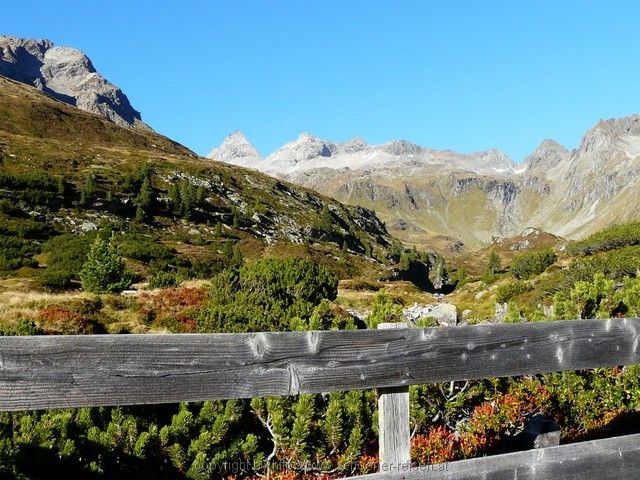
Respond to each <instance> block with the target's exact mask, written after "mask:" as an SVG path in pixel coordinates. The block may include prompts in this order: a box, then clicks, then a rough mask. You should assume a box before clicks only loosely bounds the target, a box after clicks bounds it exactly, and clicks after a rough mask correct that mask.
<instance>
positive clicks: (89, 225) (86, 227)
mask: <svg viewBox="0 0 640 480" xmlns="http://www.w3.org/2000/svg"><path fill="white" fill-rule="evenodd" d="M97 229H98V226H97V225H96V224H95V223H93V222H82V224H81V225H80V230H81V231H83V232H91V231H93V230H97Z"/></svg>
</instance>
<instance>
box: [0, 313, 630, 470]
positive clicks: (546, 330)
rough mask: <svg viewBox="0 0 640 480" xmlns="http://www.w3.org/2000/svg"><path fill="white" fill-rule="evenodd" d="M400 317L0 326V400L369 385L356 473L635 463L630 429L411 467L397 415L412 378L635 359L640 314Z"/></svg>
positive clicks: (54, 403)
mask: <svg viewBox="0 0 640 480" xmlns="http://www.w3.org/2000/svg"><path fill="white" fill-rule="evenodd" d="M397 326H398V325H390V324H385V325H383V327H387V328H382V329H379V330H350V331H314V332H273V333H239V334H224V333H221V334H179V335H86V336H33V337H0V410H5V411H15V410H27V409H44V408H61V407H86V406H102V405H134V404H153V403H169V402H181V401H198V400H207V399H209V400H213V399H219V400H222V399H232V398H250V397H259V396H277V395H295V394H299V393H319V392H329V391H338V390H352V389H363V388H377V389H378V391H379V419H380V420H379V421H380V437H381V438H380V442H379V443H380V465H381V472H380V473H378V474H374V475H370V476H366V477H362V478H372V479H373V478H378V479H387V478H388V479H391V478H393V479H401V478H406V479H414V478H415V479H418V478H434V479H436V478H437V479H463V478H487V479H489V478H490V479H503V478H504V479H506V478H518V479H524V478H567V479H568V478H583V477H585V478H589V477H591V476H597V478H612V479H613V478H615V479H618V480H622V479H627V478H637V477H638V476H640V435H630V436H626V437H617V438H612V439H607V440H596V441H591V442H582V443H579V444H572V445H562V446H557V447H550V448H545V449H538V450H531V451H525V452H519V453H514V454H506V455H497V456H493V457H485V458H480V459H473V460H464V461H459V462H452V463H449V464H446V465H444V466H441V467H438V466H424V467H419V468H413V467H411V466H410V464H409V428H408V420H409V401H408V386H409V385H413V384H423V383H432V382H445V381H446V382H448V381H454V380H470V379H479V378H489V377H501V376H513V375H524V374H535V373H543V372H555V371H563V370H576V369H583V368H595V367H605V366H613V365H629V364H635V363H640V351H639V349H638V346H639V343H638V342H639V339H640V336H639V333H640V319H638V318H631V319H610V320H568V321H555V322H541V323H521V324H501V325H478V326H464V327H448V328H442V327H441V328H424V329H413V328H393V327H397ZM444 467H446V468H444Z"/></svg>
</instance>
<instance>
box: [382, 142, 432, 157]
mask: <svg viewBox="0 0 640 480" xmlns="http://www.w3.org/2000/svg"><path fill="white" fill-rule="evenodd" d="M380 148H381V149H382V151H384V152H386V153H389V154H391V155H397V156H400V155H415V154H417V153H419V152H420V151H421V150H422V147H421V146H420V145H417V144H415V143H412V142H409V141H408V140H391V141H390V142H387V143H385V144H383V145H381V146H380Z"/></svg>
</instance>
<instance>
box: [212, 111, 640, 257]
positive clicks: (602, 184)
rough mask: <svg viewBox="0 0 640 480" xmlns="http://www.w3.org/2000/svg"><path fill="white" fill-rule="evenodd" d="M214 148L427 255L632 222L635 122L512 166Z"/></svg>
mask: <svg viewBox="0 0 640 480" xmlns="http://www.w3.org/2000/svg"><path fill="white" fill-rule="evenodd" d="M242 138H243V141H244V142H246V143H247V144H250V143H249V141H248V140H247V139H246V138H245V137H244V136H242ZM225 143H226V141H225ZM223 147H224V144H223ZM223 147H221V148H220V149H214V150H213V151H212V152H211V154H210V155H209V157H210V158H214V159H217V160H222V161H224V162H228V163H236V164H240V165H243V166H245V167H250V168H254V169H257V170H260V171H262V172H265V173H268V174H271V175H275V176H278V177H281V178H285V179H288V180H290V181H292V182H294V183H298V184H301V185H304V186H307V187H310V188H313V189H315V190H317V191H319V192H321V193H323V194H326V195H330V196H333V197H335V198H337V199H339V200H341V201H343V202H346V203H350V204H355V205H362V206H365V207H367V208H371V209H373V210H375V211H376V213H378V215H379V216H380V217H381V218H382V219H383V220H384V221H385V222H386V223H387V226H388V228H389V230H390V231H391V232H392V233H393V234H395V235H397V236H398V237H400V238H402V239H403V240H404V241H405V242H407V243H410V244H414V245H419V246H422V247H427V248H436V249H439V250H448V249H455V251H460V250H462V249H463V247H465V246H466V248H467V249H475V248H479V247H482V246H483V245H486V244H488V243H491V242H493V241H495V239H496V238H501V237H502V238H504V237H511V236H513V235H516V234H518V233H520V232H522V231H523V230H524V229H526V228H527V227H535V228H539V229H541V230H544V231H547V232H550V233H552V234H555V235H559V236H562V237H565V238H570V239H571V238H580V237H582V236H585V235H588V234H590V233H592V232H594V231H596V230H598V229H601V228H604V227H606V226H608V225H611V224H613V223H617V222H624V221H628V220H631V219H634V218H637V217H638V210H637V207H636V201H635V199H634V198H635V197H634V192H637V191H638V190H637V189H638V187H640V185H638V183H640V175H639V174H640V116H638V115H633V116H630V117H626V118H620V119H611V120H603V121H600V122H599V123H598V124H597V125H596V126H594V127H593V128H592V129H591V130H589V131H588V132H587V133H586V134H585V136H584V138H583V140H582V142H581V144H580V145H579V146H578V147H577V148H576V149H574V150H573V151H569V150H567V149H566V148H565V147H563V146H562V145H560V144H559V143H557V142H555V141H553V140H549V139H547V140H544V141H543V142H542V143H541V144H540V145H539V146H538V148H536V150H535V151H534V152H533V153H532V154H531V155H529V156H528V157H527V158H526V159H525V160H524V162H523V163H522V164H517V163H515V162H514V161H512V160H511V159H510V158H509V157H508V156H507V155H505V154H504V153H502V152H500V151H499V150H495V149H491V150H487V151H483V152H477V153H471V154H461V153H457V152H454V151H451V150H433V149H429V148H425V147H421V146H419V145H416V144H414V143H411V142H408V141H406V140H395V141H390V142H387V143H385V144H382V145H368V144H367V143H365V142H364V141H363V140H360V139H353V140H349V141H347V142H342V143H336V142H331V141H327V140H322V139H319V138H317V137H314V136H313V135H310V134H308V133H303V134H301V135H300V136H299V137H298V138H297V139H296V140H294V141H292V142H289V143H287V144H285V145H283V146H282V147H281V148H279V149H278V150H276V151H275V152H274V153H272V154H271V155H269V156H267V157H266V158H262V157H261V156H260V155H259V153H258V152H257V151H256V150H255V149H253V150H251V151H249V152H248V151H247V150H243V151H242V153H243V154H242V155H241V156H240V155H239V156H234V155H233V154H230V150H229V149H224V152H225V154H224V155H223V154H222V151H223V150H222V149H223Z"/></svg>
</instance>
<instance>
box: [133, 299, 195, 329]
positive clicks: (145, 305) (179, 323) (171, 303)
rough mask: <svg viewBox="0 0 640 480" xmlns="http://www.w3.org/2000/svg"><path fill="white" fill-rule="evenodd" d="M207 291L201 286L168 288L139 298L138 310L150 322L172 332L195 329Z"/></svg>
mask: <svg viewBox="0 0 640 480" xmlns="http://www.w3.org/2000/svg"><path fill="white" fill-rule="evenodd" d="M206 297H207V293H206V290H204V289H203V288H168V289H165V290H161V291H159V292H158V293H155V294H148V293H147V294H144V295H142V296H141V297H140V299H139V304H140V312H141V313H142V314H143V315H144V317H145V318H146V319H147V322H148V323H152V324H154V325H156V326H159V327H164V328H167V329H169V330H171V331H174V332H180V333H186V332H194V331H195V330H196V326H197V325H196V318H197V317H198V314H199V313H200V309H202V308H203V307H204V304H205V301H206Z"/></svg>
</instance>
